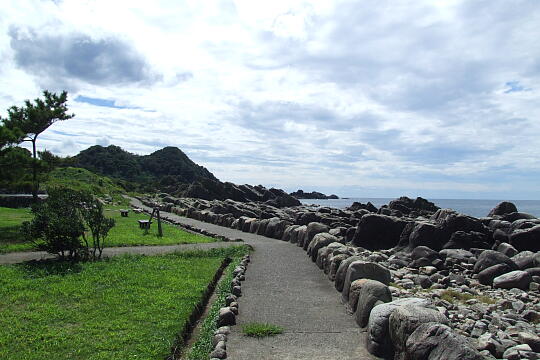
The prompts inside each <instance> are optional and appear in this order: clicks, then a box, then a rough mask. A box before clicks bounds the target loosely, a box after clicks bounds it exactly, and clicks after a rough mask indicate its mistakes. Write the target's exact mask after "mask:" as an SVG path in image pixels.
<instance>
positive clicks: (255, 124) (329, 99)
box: [0, 0, 540, 198]
mask: <svg viewBox="0 0 540 360" xmlns="http://www.w3.org/2000/svg"><path fill="white" fill-rule="evenodd" d="M538 24H540V4H538V2H536V1H534V0H520V1H517V2H512V3H510V2H506V1H504V0H497V1H489V2H487V1H475V2H469V1H465V0H462V1H459V0H447V1H437V2H431V1H415V2H411V1H380V0H378V1H375V0H365V1H337V2H336V1H330V0H328V1H301V0H298V1H285V0H283V1H272V2H258V1H249V0H236V1H227V0H215V1H204V2H200V1H190V0H186V1H172V0H169V1H166V0H161V1H157V2H147V1H131V2H111V1H105V0H92V1H78V0H64V1H61V2H56V3H55V2H52V1H40V0H20V1H16V2H15V1H13V2H11V4H10V5H9V6H4V7H3V12H2V14H0V54H2V56H1V57H0V59H1V60H0V75H1V76H0V114H2V115H5V113H4V112H3V110H4V109H6V108H7V107H9V106H11V105H14V104H20V103H21V102H22V100H24V99H26V98H35V97H37V96H39V94H40V86H44V85H46V86H49V87H53V89H55V90H59V89H56V88H55V87H59V88H60V87H67V88H69V89H70V91H71V93H70V99H74V98H76V97H77V96H79V95H82V96H86V97H91V98H99V99H107V100H111V101H114V104H115V105H116V106H121V107H128V108H125V109H119V108H110V107H99V106H93V105H90V104H87V103H81V102H75V101H70V109H71V110H72V111H73V112H75V114H76V115H77V116H76V118H75V119H72V120H69V121H65V122H61V123H57V124H54V125H53V126H52V127H51V128H50V129H49V130H47V132H46V133H45V134H44V135H43V138H42V140H41V146H43V147H47V148H51V149H53V150H56V151H58V152H60V153H62V154H64V155H67V154H74V153H76V152H77V151H79V150H82V149H84V148H85V147H87V146H91V145H93V144H96V143H100V144H107V143H110V144H115V145H119V146H122V147H124V148H125V149H126V150H128V151H131V152H134V153H148V152H151V151H153V150H156V149H158V148H160V147H162V146H165V145H172V146H178V147H180V148H181V149H183V150H184V151H185V152H186V153H187V154H188V155H189V156H191V157H192V158H193V159H194V160H195V161H196V162H199V163H201V164H202V165H204V166H207V167H208V168H209V170H211V171H212V172H214V173H215V175H216V176H217V177H218V178H220V179H222V180H225V181H234V182H238V183H261V184H264V185H274V186H278V187H286V188H289V189H295V188H298V187H299V186H302V184H304V185H306V186H313V187H315V188H316V187H317V186H321V188H324V189H328V190H330V191H332V192H338V190H339V189H342V191H351V192H354V193H341V194H340V195H362V193H361V191H363V190H358V189H364V190H365V189H370V190H369V191H370V192H371V193H373V191H376V192H377V194H379V195H385V194H390V193H392V194H395V193H396V192H399V190H402V191H403V193H411V192H418V195H422V189H424V190H425V191H428V192H429V191H430V189H432V190H433V191H435V190H436V191H438V194H442V195H445V194H446V196H448V197H451V196H457V194H464V193H467V191H469V193H470V194H471V196H474V197H498V196H500V197H502V196H503V195H504V196H510V197H512V194H514V195H513V196H515V197H537V198H538V196H539V195H540V186H539V185H538V184H537V181H536V179H537V176H538V174H539V173H540V159H539V157H538V156H537V153H538V151H537V148H538V145H540V144H539V141H538V139H539V138H540V137H539V136H540V123H539V122H538V121H537V119H538V118H540V106H539V105H538V104H540V101H539V100H540V90H539V89H540V61H539V60H538V59H540V48H539V47H538V46H537V44H536V42H537V40H536V39H537V38H538V35H540V34H539V33H540V28H539V26H538ZM15 34H16V35H17V36H18V37H15ZM14 39H19V40H20V41H18V42H17V41H15V40H14ZM81 42H82V43H84V44H86V46H82V47H81V46H79V45H80V43H81ZM47 44H55V49H57V50H55V52H54V53H51V52H50V51H51V50H50V49H52V48H53V47H49V48H48V47H47ZM77 44H79V45H77ZM48 49H49V50H48ZM80 49H83V50H84V49H86V51H89V50H88V49H90V50H92V52H91V55H92V56H88V54H84V53H83V51H80ZM63 59H64V60H63ZM65 59H70V60H71V61H76V62H75V64H76V65H77V66H71V67H70V65H69V64H72V63H68V62H66V61H67V60H65ZM55 60H58V62H55ZM122 63H125V64H130V66H127V65H126V66H124V65H122V66H121V65H120V64H122ZM25 64H26V65H25ZM29 64H30V65H29ZM103 64H106V65H107V66H104V65H103ZM108 69H110V70H111V71H110V72H108V71H107V70H108ZM128 70H129V71H128ZM125 71H127V72H125ZM149 79H151V80H149ZM509 84H514V85H511V86H513V87H514V89H518V90H520V89H526V90H527V91H511V92H508V91H507V90H508V89H509V86H510V85H509ZM515 184H519V187H520V189H519V191H518V190H517V189H514V190H513V187H514V185H515ZM345 186H346V187H345ZM362 186H363V187H362ZM347 189H348V190H347ZM355 189H356V190H355ZM523 189H526V190H523ZM334 190H335V191H334ZM397 195H399V194H397Z"/></svg>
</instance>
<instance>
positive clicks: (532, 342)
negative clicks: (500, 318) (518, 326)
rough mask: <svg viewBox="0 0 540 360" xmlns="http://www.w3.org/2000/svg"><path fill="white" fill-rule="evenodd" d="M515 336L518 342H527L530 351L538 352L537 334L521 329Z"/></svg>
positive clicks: (538, 340)
mask: <svg viewBox="0 0 540 360" xmlns="http://www.w3.org/2000/svg"><path fill="white" fill-rule="evenodd" d="M516 337H517V339H518V341H519V342H520V343H522V344H527V345H529V346H530V347H531V349H532V351H534V352H537V353H540V337H539V336H538V335H537V334H531V333H529V332H524V331H521V332H519V333H517V336H516Z"/></svg>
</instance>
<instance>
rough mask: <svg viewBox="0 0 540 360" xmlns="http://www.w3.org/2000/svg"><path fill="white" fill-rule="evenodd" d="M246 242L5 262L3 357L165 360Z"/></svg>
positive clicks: (0, 270) (0, 313)
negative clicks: (159, 252) (84, 259)
mask: <svg viewBox="0 0 540 360" xmlns="http://www.w3.org/2000/svg"><path fill="white" fill-rule="evenodd" d="M244 252H245V247H234V248H227V249H215V250H212V251H208V252H203V251H193V252H184V253H177V254H171V255H164V256H123V257H116V258H113V259H110V260H106V261H100V262H94V263H90V262H88V263H79V264H71V263H59V262H45V263H33V264H25V265H3V266H0V359H12V360H18V359H164V358H165V357H166V356H167V355H169V354H170V352H171V348H172V347H173V346H174V345H175V344H176V342H177V336H178V334H179V332H180V331H182V329H183V328H184V326H185V323H186V321H188V317H189V315H190V314H191V312H192V311H193V308H194V307H195V306H196V305H197V304H199V302H200V300H201V296H202V294H203V292H204V290H205V289H206V287H207V285H208V283H209V282H210V281H211V279H212V278H213V276H214V274H215V272H216V270H217V269H218V268H219V266H220V265H221V263H222V261H223V260H224V258H225V257H227V256H238V255H239V254H242V253H244Z"/></svg>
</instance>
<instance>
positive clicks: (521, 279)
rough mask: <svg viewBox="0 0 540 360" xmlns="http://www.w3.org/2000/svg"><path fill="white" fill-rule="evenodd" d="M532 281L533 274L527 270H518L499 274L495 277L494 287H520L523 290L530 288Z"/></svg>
mask: <svg viewBox="0 0 540 360" xmlns="http://www.w3.org/2000/svg"><path fill="white" fill-rule="evenodd" d="M531 281H532V276H531V274H529V273H528V272H526V271H522V270H516V271H511V272H509V273H506V274H503V275H500V276H497V277H496V278H495V279H493V287H494V288H501V289H512V288H518V289H521V290H528V289H529V284H530V283H531Z"/></svg>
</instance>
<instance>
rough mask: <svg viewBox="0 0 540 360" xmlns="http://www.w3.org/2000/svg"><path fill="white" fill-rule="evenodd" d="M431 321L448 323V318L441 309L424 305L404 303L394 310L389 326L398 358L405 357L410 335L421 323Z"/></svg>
mask: <svg viewBox="0 0 540 360" xmlns="http://www.w3.org/2000/svg"><path fill="white" fill-rule="evenodd" d="M430 322H436V323H441V324H445V325H447V324H448V319H447V318H446V316H444V315H443V314H442V313H441V312H440V311H439V310H436V309H432V308H428V307H423V306H415V305H404V306H401V307H399V308H397V309H396V310H395V311H393V312H392V314H391V315H390V317H389V319H388V328H389V330H390V338H391V339H392V343H393V344H394V348H395V350H396V359H405V350H406V343H407V339H408V338H409V336H410V335H411V334H412V333H413V332H414V331H415V330H416V329H417V328H418V327H419V326H420V325H422V324H425V323H430Z"/></svg>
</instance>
